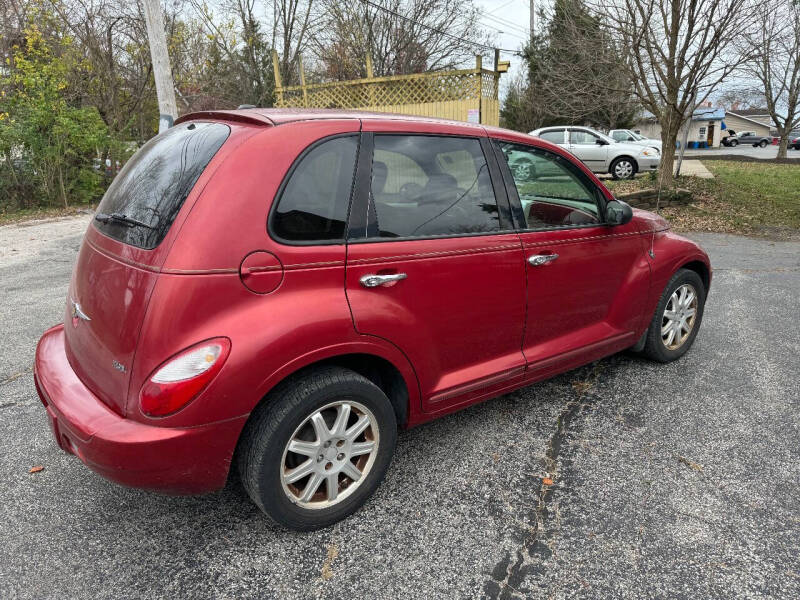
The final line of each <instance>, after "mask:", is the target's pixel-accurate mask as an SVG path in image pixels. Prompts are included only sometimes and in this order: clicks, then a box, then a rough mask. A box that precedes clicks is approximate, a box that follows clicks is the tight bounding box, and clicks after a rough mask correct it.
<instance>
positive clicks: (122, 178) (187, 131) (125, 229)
mask: <svg viewBox="0 0 800 600" xmlns="http://www.w3.org/2000/svg"><path fill="white" fill-rule="evenodd" d="M228 135H230V127H228V126H227V125H224V124H222V123H198V122H191V123H183V124H181V125H176V126H175V127H172V128H170V129H168V130H167V131H166V132H164V133H162V134H160V135H158V136H156V137H154V138H153V139H151V140H150V141H149V142H147V143H146V144H145V145H144V146H142V148H141V149H140V150H139V151H138V152H137V153H136V154H134V155H133V157H132V158H131V159H130V160H129V161H128V162H127V164H126V165H125V167H124V168H123V169H122V171H120V173H119V175H117V177H116V178H115V179H114V181H113V183H112V184H111V186H109V188H108V190H107V191H106V193H105V196H103V200H102V201H101V202H100V206H99V207H98V208H97V213H98V215H100V214H105V215H120V216H123V215H124V216H125V217H127V219H128V220H129V222H126V221H125V220H123V219H107V220H106V221H104V222H101V221H99V220H95V222H94V225H95V227H96V228H97V229H98V230H100V231H101V232H102V233H103V234H105V235H107V236H109V237H111V238H113V239H115V240H117V241H120V242H122V243H124V244H129V245H131V246H136V247H137V248H144V249H146V250H151V249H153V248H155V247H156V246H158V244H160V243H161V240H163V239H164V236H166V235H167V232H168V231H169V228H170V227H171V226H172V222H173V221H174V220H175V217H176V216H177V214H178V211H179V210H180V209H181V206H183V203H184V201H185V200H186V197H187V196H188V195H189V193H190V192H191V191H192V188H193V187H194V184H195V183H196V182H197V179H198V178H199V177H200V175H201V174H202V173H203V171H204V170H205V168H206V166H207V165H208V163H209V162H210V161H211V159H212V158H213V157H214V155H215V154H216V153H217V151H218V150H219V149H220V147H221V146H222V144H224V143H225V140H227V139H228ZM132 220H135V221H138V222H139V223H138V224H135V223H133V222H130V221H132Z"/></svg>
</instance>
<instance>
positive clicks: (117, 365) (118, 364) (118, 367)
mask: <svg viewBox="0 0 800 600" xmlns="http://www.w3.org/2000/svg"><path fill="white" fill-rule="evenodd" d="M111 364H112V365H113V366H114V368H115V369H116V370H117V371H119V372H120V373H124V372H125V371H126V369H125V365H123V364H122V363H121V362H119V361H118V360H112V361H111Z"/></svg>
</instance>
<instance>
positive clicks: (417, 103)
mask: <svg viewBox="0 0 800 600" xmlns="http://www.w3.org/2000/svg"><path fill="white" fill-rule="evenodd" d="M498 59H499V54H498V53H495V61H494V62H495V65H494V70H491V71H490V70H487V69H484V68H483V67H482V59H481V57H480V56H476V57H475V68H474V69H460V70H453V71H428V72H425V73H415V74H413V75H394V76H390V77H373V76H372V61H371V59H370V58H369V56H368V57H367V77H366V78H365V79H353V80H349V81H334V82H330V83H314V84H306V83H305V73H304V72H303V63H302V61H300V85H295V86H288V87H283V86H282V85H281V77H280V70H279V69H278V55H277V53H275V52H273V54H272V60H273V66H274V72H275V106H276V107H305V108H352V109H358V110H369V111H376V112H389V113H403V114H410V115H420V116H426V117H438V118H443V119H454V120H456V121H472V122H475V123H483V124H485V125H499V124H500V101H499V99H498V86H499V82H500V74H501V73H504V72H506V71H507V70H508V64H509V63H508V62H501V61H499V60H498Z"/></svg>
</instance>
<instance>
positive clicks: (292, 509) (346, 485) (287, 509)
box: [237, 366, 397, 531]
mask: <svg viewBox="0 0 800 600" xmlns="http://www.w3.org/2000/svg"><path fill="white" fill-rule="evenodd" d="M345 404H346V405H347V406H348V408H347V409H346V411H345V410H344V409H343V406H344V405H345ZM345 412H346V414H345ZM342 415H343V416H342ZM364 419H366V422H367V425H366V426H365V429H364V430H363V431H362V432H360V433H358V434H357V435H352V436H351V437H352V439H350V437H349V436H350V434H349V433H348V432H355V431H357V430H358V427H359V425H358V424H359V423H360V422H361V423H363V420H364ZM340 420H341V424H339V422H340ZM321 423H322V424H321ZM396 441H397V420H396V418H395V413H394V409H393V407H392V405H391V402H390V401H389V399H388V398H387V397H386V395H385V394H384V393H383V392H382V391H381V389H380V388H378V386H376V385H375V384H374V383H372V382H371V381H369V380H368V379H367V378H365V377H363V376H361V375H359V374H358V373H355V372H353V371H350V370H349V369H344V368H341V367H336V366H327V367H322V368H319V369H315V370H313V371H307V372H305V373H301V374H299V375H297V376H293V377H291V378H289V379H288V380H287V381H285V382H283V383H281V384H280V385H278V386H277V387H276V388H275V389H274V390H273V391H272V392H271V393H270V394H269V396H268V397H267V398H266V399H265V400H264V402H262V403H261V404H260V405H259V406H258V407H257V408H256V409H255V410H254V411H253V413H252V415H251V417H250V420H249V421H248V422H247V424H246V425H245V429H244V432H243V433H242V437H241V439H240V441H239V448H238V465H237V466H238V470H239V474H240V476H241V480H242V485H243V487H244V489H245V490H246V491H247V493H248V495H249V496H250V498H251V499H252V500H253V502H254V503H255V504H256V505H257V506H258V507H259V508H260V509H261V510H262V511H263V512H264V513H265V514H266V515H267V516H268V517H270V518H271V519H272V520H273V521H275V522H276V523H278V524H279V525H282V526H284V527H287V528H289V529H294V530H297V531H311V530H314V529H319V528H321V527H326V526H328V525H331V524H333V523H335V522H337V521H340V520H342V519H344V518H345V517H347V516H349V515H351V514H352V513H354V512H355V511H356V510H358V508H359V507H360V506H361V505H362V504H363V503H364V502H365V501H366V500H367V498H369V497H370V496H371V495H372V493H373V492H374V491H375V490H376V489H377V487H378V485H380V483H381V481H382V480H383V477H384V475H385V474H386V471H387V469H388V468H389V464H390V462H391V460H392V454H393V453H394V447H395V443H396ZM370 444H371V447H372V450H370V451H367V449H368V448H369V447H370ZM357 447H358V448H357ZM298 450H299V451H298ZM301 468H302V470H301ZM354 469H355V470H354ZM293 471H294V473H293ZM299 472H302V473H307V475H304V476H302V477H300V478H298V479H296V480H294V481H290V480H291V479H293V477H295V476H297V475H298V474H299ZM351 473H353V474H354V475H355V476H351V475H350V474H351ZM359 473H360V474H361V475H360V476H358V474H359ZM314 483H316V486H317V487H314ZM309 486H310V487H309ZM311 488H313V490H312V489H311ZM331 489H335V490H336V492H335V493H333V492H331V491H330V490H331ZM306 490H309V494H310V495H309V496H308V497H307V498H306V496H305V491H306ZM315 490H316V491H315Z"/></svg>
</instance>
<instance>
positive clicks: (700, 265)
mask: <svg viewBox="0 0 800 600" xmlns="http://www.w3.org/2000/svg"><path fill="white" fill-rule="evenodd" d="M679 268H680V269H688V270H690V271H694V272H695V273H697V274H698V275H699V276H700V279H701V280H702V281H703V287H704V288H705V292H706V295H707V294H708V288H709V287H710V286H711V271H710V270H709V268H708V265H706V264H705V263H704V262H703V261H701V260H692V261H689V262H687V263H684V264H682V265H681V266H680V267H679Z"/></svg>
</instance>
